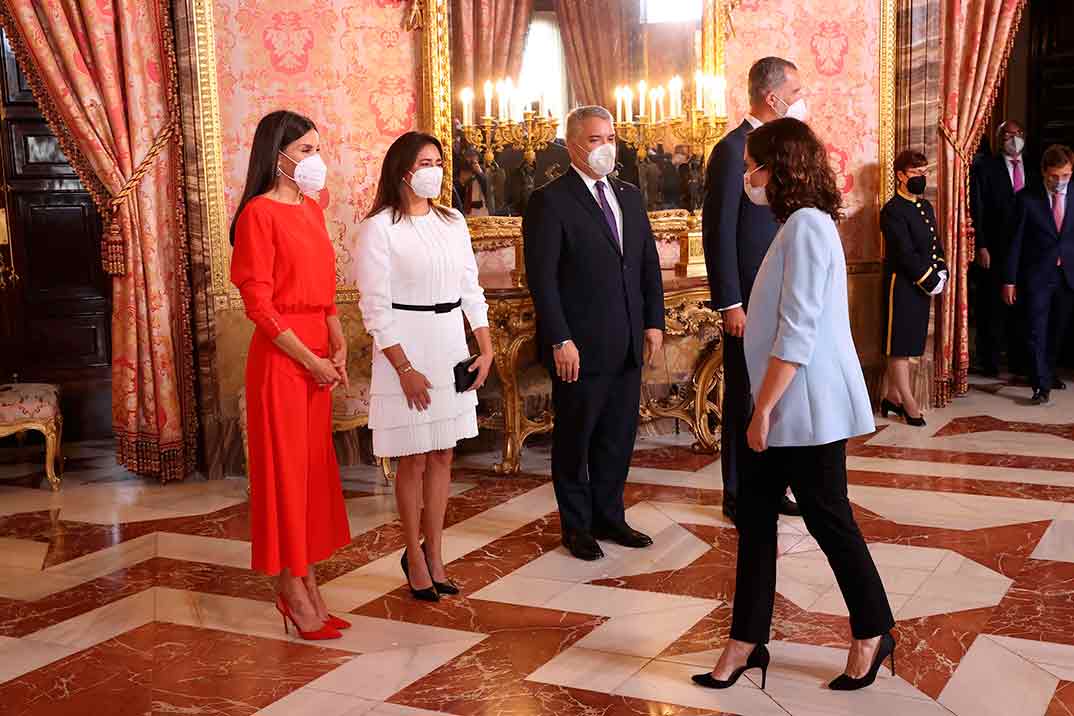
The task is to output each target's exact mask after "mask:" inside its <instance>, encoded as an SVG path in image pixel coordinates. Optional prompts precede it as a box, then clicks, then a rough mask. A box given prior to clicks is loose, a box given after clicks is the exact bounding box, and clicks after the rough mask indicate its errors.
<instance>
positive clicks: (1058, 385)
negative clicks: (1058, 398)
mask: <svg viewBox="0 0 1074 716" xmlns="http://www.w3.org/2000/svg"><path fill="white" fill-rule="evenodd" d="M1066 389H1067V384H1066V383H1064V382H1063V380H1062V379H1061V378H1052V390H1066Z"/></svg>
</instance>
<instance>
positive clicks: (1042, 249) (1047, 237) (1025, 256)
mask: <svg viewBox="0 0 1074 716" xmlns="http://www.w3.org/2000/svg"><path fill="white" fill-rule="evenodd" d="M1069 198H1070V194H1069V192H1068V193H1067V196H1066V200H1067V203H1066V213H1065V216H1064V218H1063V226H1062V228H1061V229H1059V228H1057V227H1056V225H1055V219H1054V218H1053V215H1052V203H1051V200H1050V198H1049V196H1048V193H1047V192H1046V191H1045V189H1044V187H1043V185H1042V184H1040V183H1038V184H1035V185H1034V186H1033V187H1031V188H1026V189H1024V190H1023V191H1021V192H1019V193H1018V196H1017V198H1016V201H1015V207H1014V223H1013V226H1014V232H1013V234H1012V235H1011V247H1010V252H1009V255H1008V256H1007V266H1006V274H1007V278H1006V282H1007V283H1008V284H1016V285H1017V287H1018V294H1019V297H1018V300H1019V302H1020V303H1022V304H1023V305H1024V309H1025V316H1026V319H1027V325H1026V328H1027V333H1028V337H1029V360H1030V377H1031V378H1032V381H1033V387H1034V388H1035V389H1037V390H1045V391H1047V390H1051V387H1052V380H1053V378H1054V377H1055V366H1056V363H1057V362H1058V359H1059V349H1060V348H1061V346H1062V344H1063V337H1064V335H1066V328H1067V324H1068V323H1069V322H1070V315H1071V311H1072V310H1074V216H1072V215H1074V211H1072V210H1071V207H1070V201H1069ZM1060 264H1061V265H1060Z"/></svg>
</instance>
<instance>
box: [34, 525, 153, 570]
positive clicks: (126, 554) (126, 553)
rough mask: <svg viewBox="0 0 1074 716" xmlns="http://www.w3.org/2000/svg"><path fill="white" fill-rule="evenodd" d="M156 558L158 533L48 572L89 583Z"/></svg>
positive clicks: (79, 558) (69, 562)
mask: <svg viewBox="0 0 1074 716" xmlns="http://www.w3.org/2000/svg"><path fill="white" fill-rule="evenodd" d="M156 556H157V533H156V532H154V533H152V534H148V535H142V536H141V537H135V538H134V539H130V540H126V541H125V542H120V543H119V544H116V545H112V546H111V547H106V548H105V549H101V550H97V551H96V552H90V553H89V554H86V555H83V556H81V557H78V558H76V559H72V560H68V561H67V562H62V563H60V564H57V565H54V566H52V567H49V568H48V569H47V570H46V572H48V573H51V574H57V575H64V576H70V577H81V578H82V580H83V581H89V580H91V579H97V578H98V577H103V576H104V575H106V574H111V573H112V572H115V571H117V570H120V569H126V568H127V567H130V566H131V565H134V564H138V563H139V562H144V561H145V560H147V559H152V558H154V557H156Z"/></svg>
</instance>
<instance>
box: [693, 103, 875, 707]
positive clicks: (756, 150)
mask: <svg viewBox="0 0 1074 716" xmlns="http://www.w3.org/2000/svg"><path fill="white" fill-rule="evenodd" d="M746 169H747V173H746V175H745V177H744V178H743V186H744V190H745V192H746V194H747V196H748V197H749V198H750V200H751V201H753V202H754V203H757V204H765V203H767V204H770V205H771V207H772V212H773V213H774V214H775V216H776V219H777V220H778V221H779V222H780V224H781V225H782V226H781V228H780V231H779V233H778V234H776V238H775V239H774V240H773V242H772V245H771V247H770V248H769V249H768V253H767V254H766V255H765V258H764V261H763V263H762V264H761V268H760V270H759V271H758V273H757V280H756V283H755V284H754V286H753V292H752V293H751V294H750V308H749V311H748V313H747V315H746V333H745V337H744V341H745V354H746V366H747V368H748V371H749V377H750V386H751V390H752V393H753V401H754V408H753V416H752V418H751V420H750V425H749V429H748V430H747V433H746V439H747V442H748V443H749V446H750V448H751V453H750V455H751V459H750V464H749V465H748V469H747V470H746V472H745V473H744V474H743V480H742V483H741V484H740V485H739V494H738V520H737V523H738V530H739V539H738V570H737V586H736V590H735V603H734V616H733V619H732V622H731V639H730V641H729V642H728V644H727V646H726V648H725V649H724V652H723V655H722V656H721V657H720V661H719V663H718V664H717V665H716V667H715V668H714V669H713V670H712V672H711V673H709V674H700V675H698V676H695V677H694V681H696V682H697V683H699V684H701V685H702V686H707V687H710V688H727V687H728V686H731V685H732V684H734V683H735V681H736V680H737V679H738V677H739V676H741V675H742V672H744V671H745V670H746V669H750V668H760V669H761V673H762V688H764V678H765V673H766V672H767V669H768V662H769V655H768V650H767V648H766V647H765V643H766V642H767V641H768V638H769V632H770V629H771V624H772V609H773V604H774V601H775V593H776V520H777V517H778V513H779V503H780V498H781V496H782V495H783V490H784V486H785V484H786V483H787V482H789V483H790V486H791V489H793V490H794V495H795V497H796V498H797V499H798V505H799V507H800V508H801V510H802V517H803V518H804V519H805V523H806V527H807V528H808V529H809V533H810V534H811V535H813V537H814V538H815V539H816V540H817V543H818V544H819V545H820V548H821V549H822V550H823V551H824V554H825V556H826V557H827V558H828V563H829V564H830V565H831V567H832V571H833V572H835V577H836V581H837V582H838V583H839V588H840V590H841V591H842V593H843V599H844V600H845V601H846V604H847V609H848V611H849V612H850V628H851V633H852V634H853V637H854V639H853V642H852V643H851V646H850V653H849V656H848V659H847V668H846V672H845V673H844V674H842V675H841V676H839V677H838V678H836V679H835V680H834V681H832V682H831V683H830V684H829V687H830V688H832V689H837V690H853V689H860V688H864V687H865V686H868V685H869V684H871V683H872V682H873V680H874V679H875V678H876V674H877V671H878V669H879V667H880V664H881V663H882V662H883V661H884V660H885V659H886V658H887V657H889V656H890V657H891V660H892V673H894V669H895V659H894V650H895V640H894V638H893V637H892V636H891V633H890V631H891V629H892V627H894V626H895V621H894V618H893V617H892V614H891V607H890V606H889V605H888V600H887V595H886V594H885V592H884V585H883V583H882V582H881V581H880V575H879V574H878V573H877V570H876V565H875V564H874V563H873V560H872V557H871V556H870V554H869V550H868V548H867V547H866V544H865V539H864V538H863V537H862V535H861V531H860V530H859V529H858V525H857V523H856V522H855V521H854V515H853V513H852V512H851V508H850V502H849V501H848V500H847V473H846V443H847V439H848V438H852V437H855V436H858V435H864V434H867V433H871V432H872V431H873V430H874V429H875V428H874V425H873V418H872V412H873V411H872V405H871V403H870V401H869V394H868V392H867V391H866V388H865V379H864V377H863V376H862V372H861V364H860V363H859V362H858V355H857V352H856V351H855V349H854V339H853V337H852V336H851V334H850V316H849V313H848V309H847V281H846V259H845V257H844V255H843V245H842V243H841V242H840V240H839V233H838V231H836V227H835V223H836V221H838V220H839V219H840V218H841V205H842V200H841V196H840V194H839V191H838V189H837V188H836V184H835V177H834V176H833V174H832V170H831V167H830V166H829V163H828V152H827V150H826V149H825V147H824V145H823V144H822V143H821V142H820V141H819V140H818V139H817V137H816V135H814V134H813V132H812V130H810V129H809V127H808V126H807V125H806V124H804V123H803V122H800V121H798V120H796V119H790V118H784V119H779V120H776V121H774V122H769V123H768V124H765V125H762V126H761V127H759V128H757V129H756V130H754V131H753V132H752V133H751V134H750V136H749V139H748V140H747V143H746Z"/></svg>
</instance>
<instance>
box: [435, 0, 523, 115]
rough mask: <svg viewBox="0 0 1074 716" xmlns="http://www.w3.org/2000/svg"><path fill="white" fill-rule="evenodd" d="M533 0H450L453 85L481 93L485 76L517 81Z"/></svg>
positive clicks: (488, 78)
mask: <svg viewBox="0 0 1074 716" xmlns="http://www.w3.org/2000/svg"><path fill="white" fill-rule="evenodd" d="M533 2H534V0H451V18H452V19H451V22H452V28H451V65H452V78H451V81H452V86H453V87H454V88H455V89H456V93H455V94H456V95H458V91H457V90H459V89H461V88H463V87H472V88H473V89H474V91H475V92H477V95H478V97H481V96H483V95H482V94H481V91H482V90H481V88H482V87H483V86H484V84H485V81H486V80H491V81H492V82H493V83H495V82H496V80H498V79H502V78H504V77H511V78H512V79H514V80H515V81H516V82H517V81H518V75H519V73H520V72H521V71H522V52H523V50H525V49H526V33H527V32H529V28H530V20H531V19H532V18H533Z"/></svg>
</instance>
